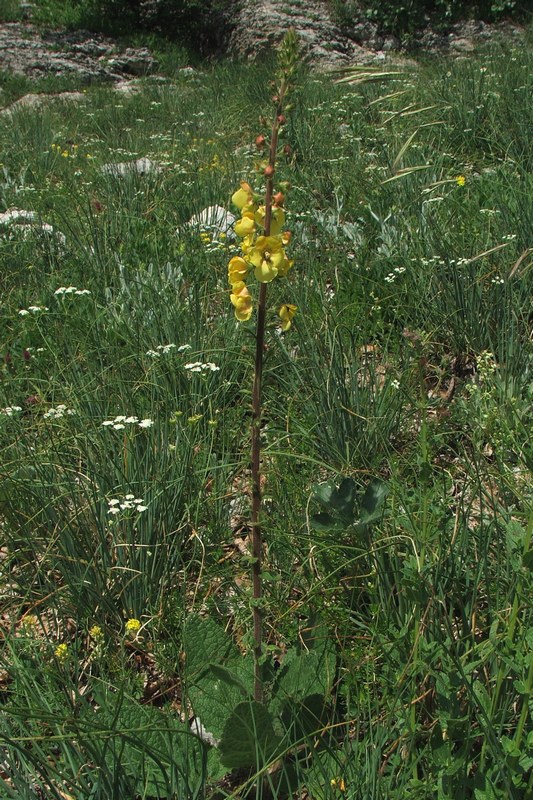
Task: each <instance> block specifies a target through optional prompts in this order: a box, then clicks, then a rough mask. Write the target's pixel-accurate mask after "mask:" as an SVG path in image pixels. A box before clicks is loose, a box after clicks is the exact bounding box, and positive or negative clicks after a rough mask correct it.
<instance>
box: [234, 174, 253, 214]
mask: <svg viewBox="0 0 533 800" xmlns="http://www.w3.org/2000/svg"><path fill="white" fill-rule="evenodd" d="M231 202H232V203H233V205H234V206H237V208H238V209H239V210H240V211H241V210H242V209H243V208H244V207H245V206H248V205H251V204H252V203H253V195H252V187H251V186H250V184H248V183H246V182H245V181H241V188H240V189H237V191H236V192H234V194H233V195H232V196H231Z"/></svg>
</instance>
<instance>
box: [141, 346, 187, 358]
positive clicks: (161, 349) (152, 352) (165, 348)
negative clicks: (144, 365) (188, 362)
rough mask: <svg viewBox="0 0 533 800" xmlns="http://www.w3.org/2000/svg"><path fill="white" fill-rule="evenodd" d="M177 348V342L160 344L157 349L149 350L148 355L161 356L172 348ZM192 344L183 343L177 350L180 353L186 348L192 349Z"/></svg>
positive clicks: (152, 356) (151, 356)
mask: <svg viewBox="0 0 533 800" xmlns="http://www.w3.org/2000/svg"><path fill="white" fill-rule="evenodd" d="M175 349H176V345H175V344H172V343H171V344H158V345H157V347H156V349H155V350H147V351H146V355H147V356H150V358H159V356H166V355H167V354H168V353H170V352H171V351H172V350H175ZM190 349H191V345H190V344H181V345H180V346H179V347H178V348H177V351H176V352H178V353H183V352H184V351H185V350H190Z"/></svg>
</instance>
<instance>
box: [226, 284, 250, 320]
mask: <svg viewBox="0 0 533 800" xmlns="http://www.w3.org/2000/svg"><path fill="white" fill-rule="evenodd" d="M231 288H232V293H231V294H230V300H231V303H232V305H233V307H234V308H235V316H236V318H237V319H238V320H239V322H247V321H248V320H249V319H250V317H251V316H252V308H253V305H252V298H251V296H250V292H249V291H248V287H247V286H246V284H245V283H244V281H239V283H234V284H233V286H232V287H231Z"/></svg>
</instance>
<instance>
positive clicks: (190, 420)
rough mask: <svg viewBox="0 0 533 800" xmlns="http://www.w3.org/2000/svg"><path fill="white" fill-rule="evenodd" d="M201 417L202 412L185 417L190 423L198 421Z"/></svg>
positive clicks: (193, 423)
mask: <svg viewBox="0 0 533 800" xmlns="http://www.w3.org/2000/svg"><path fill="white" fill-rule="evenodd" d="M202 417H203V414H193V415H192V417H187V422H190V424H191V425H195V424H196V423H197V422H200V420H201V419H202Z"/></svg>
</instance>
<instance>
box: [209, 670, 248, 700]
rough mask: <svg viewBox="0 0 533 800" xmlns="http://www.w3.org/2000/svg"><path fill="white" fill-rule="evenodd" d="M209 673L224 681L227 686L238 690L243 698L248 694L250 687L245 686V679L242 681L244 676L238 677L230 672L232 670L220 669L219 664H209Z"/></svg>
mask: <svg viewBox="0 0 533 800" xmlns="http://www.w3.org/2000/svg"><path fill="white" fill-rule="evenodd" d="M209 672H211V673H212V674H213V675H214V676H215V678H217V679H219V680H221V681H224V682H225V683H226V684H227V685H228V686H233V687H235V688H236V689H239V691H240V692H241V693H242V694H243V695H244V696H246V695H247V694H249V693H250V689H251V687H250V685H246V684H247V682H246V679H244V680H243V677H244V676H243V675H242V674H241V675H239V674H237V673H236V672H232V670H230V669H227V668H226V667H222V666H220V664H209ZM241 673H242V670H241ZM248 684H249V682H248Z"/></svg>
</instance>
